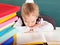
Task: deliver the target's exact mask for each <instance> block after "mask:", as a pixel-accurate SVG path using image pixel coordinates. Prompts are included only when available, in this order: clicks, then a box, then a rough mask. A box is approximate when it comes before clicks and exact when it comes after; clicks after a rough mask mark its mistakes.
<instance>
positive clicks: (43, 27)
mask: <svg viewBox="0 0 60 45" xmlns="http://www.w3.org/2000/svg"><path fill="white" fill-rule="evenodd" d="M32 28H33V29H36V28H37V31H53V30H54V27H53V25H52V24H51V23H49V22H47V21H44V20H43V18H42V19H41V20H40V21H39V22H38V23H37V24H36V25H34V26H33V27H32ZM38 29H39V30H38Z"/></svg>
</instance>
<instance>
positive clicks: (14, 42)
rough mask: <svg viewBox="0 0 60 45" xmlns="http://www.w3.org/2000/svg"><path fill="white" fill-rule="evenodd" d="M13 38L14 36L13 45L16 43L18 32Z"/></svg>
mask: <svg viewBox="0 0 60 45" xmlns="http://www.w3.org/2000/svg"><path fill="white" fill-rule="evenodd" d="M13 38H14V42H13V45H16V41H17V40H16V34H15V35H14V36H13Z"/></svg>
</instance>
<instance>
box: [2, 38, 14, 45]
mask: <svg viewBox="0 0 60 45" xmlns="http://www.w3.org/2000/svg"><path fill="white" fill-rule="evenodd" d="M13 42H14V38H13V37H11V38H9V39H8V40H6V41H5V42H3V43H2V44H1V45H11V43H13Z"/></svg>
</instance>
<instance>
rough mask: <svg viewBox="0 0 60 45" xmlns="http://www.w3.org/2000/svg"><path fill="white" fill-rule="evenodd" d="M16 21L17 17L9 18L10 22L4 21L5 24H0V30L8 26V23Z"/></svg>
mask: <svg viewBox="0 0 60 45" xmlns="http://www.w3.org/2000/svg"><path fill="white" fill-rule="evenodd" d="M16 20H18V17H17V16H15V17H13V18H11V19H10V20H8V21H6V22H4V23H1V24H0V28H2V27H4V26H6V25H8V24H10V23H12V22H15V21H16Z"/></svg>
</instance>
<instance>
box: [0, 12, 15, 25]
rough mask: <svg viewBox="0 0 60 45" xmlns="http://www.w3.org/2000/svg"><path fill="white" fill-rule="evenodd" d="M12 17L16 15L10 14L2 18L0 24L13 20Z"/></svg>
mask: <svg viewBox="0 0 60 45" xmlns="http://www.w3.org/2000/svg"><path fill="white" fill-rule="evenodd" d="M14 16H16V13H12V14H10V15H8V16H5V17H4V18H0V24H1V23H3V22H5V21H7V20H9V19H11V18H13V17H14Z"/></svg>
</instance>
